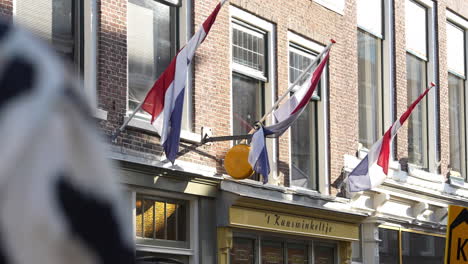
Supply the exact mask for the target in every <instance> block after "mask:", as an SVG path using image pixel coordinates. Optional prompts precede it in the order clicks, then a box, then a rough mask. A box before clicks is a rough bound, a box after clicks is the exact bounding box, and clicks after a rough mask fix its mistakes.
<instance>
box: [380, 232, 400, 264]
mask: <svg viewBox="0 0 468 264" xmlns="http://www.w3.org/2000/svg"><path fill="white" fill-rule="evenodd" d="M398 235H399V232H398V230H392V229H384V228H379V239H380V242H379V262H380V263H382V264H393V263H398V262H399V260H400V253H399V248H400V247H399V242H398Z"/></svg>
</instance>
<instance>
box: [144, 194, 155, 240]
mask: <svg viewBox="0 0 468 264" xmlns="http://www.w3.org/2000/svg"><path fill="white" fill-rule="evenodd" d="M154 210H155V207H154V202H153V201H151V200H143V211H144V213H143V221H144V224H143V228H144V232H143V237H146V238H154V214H155V211H154Z"/></svg>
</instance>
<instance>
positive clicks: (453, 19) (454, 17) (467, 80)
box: [445, 10, 468, 186]
mask: <svg viewBox="0 0 468 264" xmlns="http://www.w3.org/2000/svg"><path fill="white" fill-rule="evenodd" d="M445 14H446V17H447V22H448V23H452V24H454V25H456V26H458V27H459V28H461V29H462V30H465V76H463V78H464V84H465V91H468V19H467V18H463V17H461V16H459V15H458V14H456V13H454V12H452V11H450V10H446V13H445ZM448 72H450V73H453V72H451V71H450V70H449V71H448ZM454 74H455V75H457V74H456V73H454ZM447 76H448V75H447ZM458 76H459V75H458ZM460 77H461V76H460ZM467 103H468V92H465V107H468V105H467ZM467 142H468V118H467V116H466V114H465V152H467V151H468V144H467ZM466 154H468V153H466ZM462 166H465V168H466V170H467V175H462V177H463V178H464V179H463V180H464V181H465V186H466V185H467V183H466V182H468V165H467V164H463V165H462ZM459 173H460V172H459Z"/></svg>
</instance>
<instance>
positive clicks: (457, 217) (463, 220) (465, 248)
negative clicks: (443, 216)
mask: <svg viewBox="0 0 468 264" xmlns="http://www.w3.org/2000/svg"><path fill="white" fill-rule="evenodd" d="M445 263H446V264H458V263H468V207H461V206H455V205H450V206H449V210H448V222H447V237H446V246H445Z"/></svg>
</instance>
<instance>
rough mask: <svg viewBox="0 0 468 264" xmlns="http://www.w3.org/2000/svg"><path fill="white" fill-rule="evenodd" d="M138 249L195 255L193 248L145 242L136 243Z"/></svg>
mask: <svg viewBox="0 0 468 264" xmlns="http://www.w3.org/2000/svg"><path fill="white" fill-rule="evenodd" d="M136 250H138V251H147V252H155V253H162V254H174V255H185V256H192V255H194V253H193V249H186V248H172V247H161V246H151V245H144V244H136Z"/></svg>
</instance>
